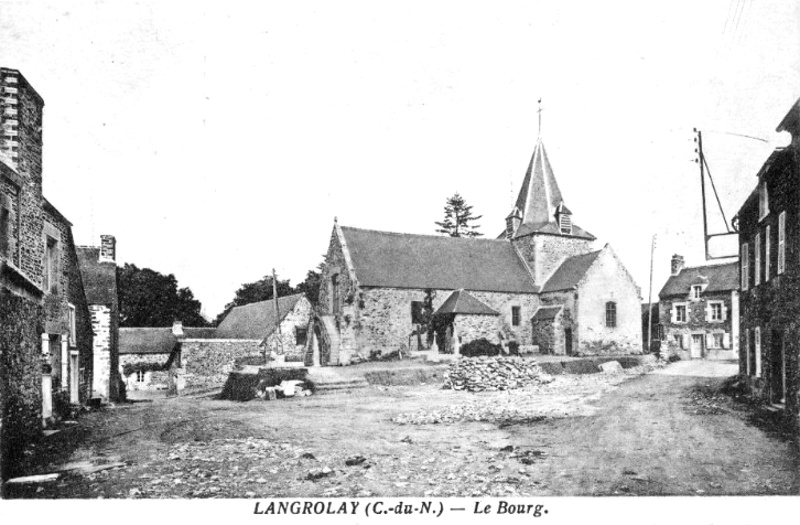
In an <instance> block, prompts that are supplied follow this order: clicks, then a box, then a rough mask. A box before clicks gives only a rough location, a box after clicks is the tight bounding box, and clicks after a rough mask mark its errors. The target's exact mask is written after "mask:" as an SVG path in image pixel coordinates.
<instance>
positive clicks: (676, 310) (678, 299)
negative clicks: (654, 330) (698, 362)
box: [658, 255, 739, 359]
mask: <svg viewBox="0 0 800 525" xmlns="http://www.w3.org/2000/svg"><path fill="white" fill-rule="evenodd" d="M658 297H659V323H660V326H661V330H660V333H661V355H662V356H663V357H665V358H666V357H669V356H671V355H676V356H679V357H680V358H682V359H701V358H702V359H738V358H739V263H738V261H734V262H729V263H726V264H715V265H712V264H709V265H704V266H694V267H684V259H683V257H682V256H680V255H673V256H672V263H671V274H670V276H669V278H668V279H667V282H666V283H664V287H663V288H662V289H661V291H660V292H659V294H658Z"/></svg>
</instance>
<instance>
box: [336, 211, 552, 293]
mask: <svg viewBox="0 0 800 525" xmlns="http://www.w3.org/2000/svg"><path fill="white" fill-rule="evenodd" d="M341 231H342V234H343V236H344V238H345V240H346V247H345V246H344V245H343V246H342V250H343V251H345V250H346V252H345V253H346V255H348V256H349V257H350V260H351V261H352V265H353V271H354V273H355V275H356V278H357V282H358V283H359V285H360V286H366V287H380V288H406V289H407V288H413V289H428V288H430V289H435V290H458V289H461V288H464V289H466V290H474V291H491V292H514V293H537V292H538V291H539V289H538V287H537V286H536V284H535V282H534V281H533V279H532V278H531V275H530V272H529V269H528V268H527V266H526V265H525V264H524V262H523V261H522V260H521V259H520V258H519V256H518V255H517V253H516V250H515V248H514V246H513V243H512V242H511V241H509V240H507V239H506V240H500V239H487V238H477V239H476V238H464V237H448V236H441V235H420V234H407V233H396V232H383V231H379V230H367V229H362V228H354V227H350V226H341Z"/></svg>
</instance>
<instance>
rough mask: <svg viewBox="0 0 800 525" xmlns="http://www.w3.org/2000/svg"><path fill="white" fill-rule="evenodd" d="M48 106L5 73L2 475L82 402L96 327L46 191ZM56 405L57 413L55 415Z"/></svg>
mask: <svg viewBox="0 0 800 525" xmlns="http://www.w3.org/2000/svg"><path fill="white" fill-rule="evenodd" d="M43 111H44V100H43V99H42V98H41V96H40V95H39V94H38V93H37V92H36V90H35V89H34V88H33V87H32V86H31V85H30V84H29V83H28V81H27V80H26V79H25V77H24V76H23V75H22V74H21V73H20V72H19V71H17V70H14V69H9V68H0V477H2V478H3V479H5V478H6V477H8V476H9V475H13V474H14V471H15V467H16V465H18V460H17V458H18V455H19V454H21V451H22V450H23V448H24V447H25V445H26V444H27V443H28V442H30V441H31V440H33V439H35V438H36V437H37V436H38V435H39V433H40V431H41V429H42V425H43V423H44V424H47V423H48V422H49V421H50V420H51V418H52V417H54V416H58V415H60V413H59V412H60V411H66V410H68V409H69V405H70V404H77V403H82V402H84V401H86V399H87V398H88V396H89V395H90V388H89V385H90V384H91V377H92V364H93V361H92V331H91V322H90V320H89V313H88V307H87V303H86V299H85V293H84V288H83V282H82V279H81V275H80V272H79V271H78V263H77V255H76V250H75V245H74V241H73V237H72V225H71V224H70V222H69V221H68V220H67V219H66V218H65V217H64V216H63V215H62V214H61V213H60V212H59V211H58V210H57V209H56V208H55V206H53V205H52V204H51V203H50V202H49V201H48V200H47V199H45V197H44V195H43V193H42V180H43V174H42V122H43V120H42V117H43ZM54 409H55V412H54Z"/></svg>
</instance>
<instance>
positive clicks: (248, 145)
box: [0, 0, 800, 317]
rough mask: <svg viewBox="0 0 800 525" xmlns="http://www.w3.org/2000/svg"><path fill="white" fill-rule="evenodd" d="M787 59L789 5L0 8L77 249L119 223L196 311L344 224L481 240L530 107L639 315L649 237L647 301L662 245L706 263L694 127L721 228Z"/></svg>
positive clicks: (512, 195)
mask: <svg viewBox="0 0 800 525" xmlns="http://www.w3.org/2000/svg"><path fill="white" fill-rule="evenodd" d="M379 4H380V5H379ZM798 51H800V4H798V3H797V2H786V1H783V0H768V1H760V2H755V1H753V0H718V1H704V2H693V1H688V2H682V1H673V2H615V1H613V0H609V1H606V2H565V1H552V2H549V1H540V2H492V3H491V5H490V4H489V3H483V4H479V3H476V2H467V3H465V2H411V1H404V2H394V3H391V4H387V3H383V2H381V3H377V2H348V1H340V2H270V1H267V2H242V1H237V0H228V1H225V2H221V1H205V2H203V1H195V2H191V3H190V2H174V1H114V2H103V1H74V0H59V1H54V2H41V1H36V0H33V1H30V0H27V1H13V0H0V65H2V66H4V67H11V68H15V69H19V70H20V71H21V72H22V74H23V75H24V76H25V77H26V78H27V80H28V81H29V82H30V83H31V84H32V85H33V86H34V88H35V89H36V90H37V91H38V92H39V94H40V95H41V96H42V97H43V98H44V100H45V104H46V105H45V118H44V140H45V144H44V192H45V195H46V196H47V198H48V199H49V200H50V201H51V202H52V203H53V204H54V205H55V206H56V207H58V208H59V210H60V211H61V212H62V213H64V214H65V215H66V216H67V217H68V218H69V219H70V220H71V221H72V223H73V225H74V226H73V233H74V236H75V240H76V243H78V244H98V243H99V236H100V235H101V234H113V235H114V236H116V238H117V250H118V252H117V260H118V262H119V263H120V264H122V263H125V262H129V263H133V264H136V265H137V266H140V267H149V268H153V269H154V270H157V271H160V272H162V273H172V274H174V275H175V276H176V277H177V278H178V281H179V284H180V285H181V286H188V287H190V288H191V289H192V291H193V292H194V294H195V296H196V297H197V298H198V299H199V300H201V301H202V302H203V305H204V311H205V313H206V314H207V315H208V316H210V317H214V316H216V314H217V313H219V312H220V311H221V310H222V308H223V306H224V305H225V304H226V303H227V302H229V301H230V300H231V299H232V298H233V296H234V293H235V291H236V289H237V288H238V287H239V286H240V285H241V284H243V283H246V282H252V281H255V280H257V279H260V278H261V277H263V276H265V275H267V274H270V273H271V271H272V268H275V269H276V271H277V273H278V275H279V278H282V279H283V278H289V279H291V282H292V283H293V284H297V283H299V282H300V281H302V280H303V279H304V277H305V275H306V272H307V271H308V270H311V269H314V268H316V266H317V265H318V264H319V263H320V262H321V261H322V258H323V254H324V253H325V252H326V250H327V246H328V242H329V239H330V235H331V230H332V227H333V221H334V217H338V221H339V223H340V224H343V225H348V226H354V227H361V228H370V229H377V230H387V231H397V232H407V233H421V234H434V233H435V231H434V230H435V225H434V222H435V221H437V220H441V219H442V216H443V207H444V204H445V201H446V199H447V198H448V197H449V196H451V195H452V194H453V193H455V192H459V193H460V194H461V195H462V196H463V197H464V198H465V199H466V200H467V202H468V203H469V204H471V205H472V206H473V209H474V212H475V213H476V214H479V215H482V219H481V220H480V221H479V222H480V225H481V231H482V232H483V233H484V234H485V235H487V236H491V237H495V236H497V235H498V234H499V233H500V232H501V231H502V230H503V228H504V219H505V217H506V216H507V215H508V213H509V212H510V211H511V208H512V207H513V203H514V201H515V199H516V193H517V192H518V191H519V187H520V185H521V183H522V179H523V176H524V174H525V170H526V169H527V165H528V162H529V161H530V156H531V154H532V152H533V148H534V145H535V144H536V141H537V136H538V133H539V132H538V117H539V113H538V109H539V104H538V100H539V99H542V102H541V107H542V112H541V117H542V129H541V137H542V140H543V141H544V143H545V146H546V149H547V152H548V155H549V157H550V162H551V164H552V167H553V171H554V173H555V176H556V179H557V181H558V183H559V186H560V188H561V191H562V194H563V196H564V201H565V204H566V205H567V206H568V207H569V209H570V210H571V211H572V212H573V214H574V215H573V219H574V222H575V223H577V224H578V225H580V226H581V227H583V228H584V229H586V230H588V231H589V232H591V233H592V234H594V235H595V236H596V237H597V238H598V241H597V247H598V248H600V247H602V246H603V245H604V244H606V243H609V244H611V246H612V248H613V249H614V251H615V252H616V253H617V255H618V256H619V257H620V258H621V259H622V261H623V262H624V264H625V265H626V266H627V268H628V269H629V271H630V272H631V274H632V275H633V277H634V279H635V280H636V281H637V283H638V284H639V286H640V287H641V289H642V296H643V299H644V300H647V297H648V291H649V270H650V246H651V239H652V236H653V235H654V234H656V235H657V243H656V249H655V256H654V286H653V288H654V292H653V296H654V297H655V296H656V295H657V293H658V290H659V289H660V288H661V286H662V285H663V284H664V282H665V280H666V279H667V277H668V275H669V264H670V258H671V256H672V254H674V253H678V254H681V255H684V256H685V257H686V260H687V264H688V265H699V264H703V263H704V262H705V258H704V251H703V231H702V213H701V200H700V176H699V169H698V165H697V164H696V163H695V162H693V159H694V157H695V153H694V148H695V144H694V142H693V138H694V135H693V132H692V129H693V128H695V127H696V128H698V129H700V130H702V131H703V146H704V151H705V154H706V157H707V159H708V163H709V167H710V168H711V173H712V175H713V177H714V182H715V183H716V186H717V189H718V190H719V194H720V199H721V201H722V203H723V209H724V210H725V213H726V216H727V218H728V220H730V218H731V217H732V216H733V215H734V214H735V213H736V211H737V210H738V208H739V206H740V205H741V204H742V203H743V202H744V199H745V198H746V197H747V195H748V194H749V193H750V192H751V191H752V189H753V188H754V186H755V181H756V179H755V177H756V173H757V171H758V169H759V168H760V166H761V165H762V163H763V162H764V160H766V158H767V156H768V155H769V152H770V151H771V150H772V149H774V148H775V147H780V146H784V145H786V144H787V143H788V139H787V137H785V136H782V135H784V134H778V133H776V132H775V127H776V126H777V125H778V123H779V122H780V120H781V119H782V118H783V116H784V115H785V114H786V113H787V112H788V110H789V108H790V107H791V105H792V104H793V103H794V102H795V100H797V98H798V97H800V61H798V58H797V57H798V56H800V54H799V53H798ZM740 135H748V136H750V137H756V138H757V139H761V140H756V139H753V138H746V137H742V136H740ZM709 203H712V201H711V200H709ZM709 221H710V228H711V229H712V231H724V228H725V226H724V223H723V221H722V219H721V216H720V214H719V213H717V214H712V215H710V217H709ZM716 249H717V250H718V253H722V251H724V250H723V249H722V248H720V247H716Z"/></svg>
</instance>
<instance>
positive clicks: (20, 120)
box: [0, 67, 44, 192]
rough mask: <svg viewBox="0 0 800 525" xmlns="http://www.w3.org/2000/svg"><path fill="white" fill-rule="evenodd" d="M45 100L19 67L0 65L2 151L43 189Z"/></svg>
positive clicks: (30, 180)
mask: <svg viewBox="0 0 800 525" xmlns="http://www.w3.org/2000/svg"><path fill="white" fill-rule="evenodd" d="M43 112H44V100H43V99H42V97H40V96H39V94H38V93H37V92H36V90H35V89H33V87H32V86H31V85H30V84H28V81H27V80H25V77H23V76H22V73H20V72H19V71H17V70H16V69H10V68H6V67H0V151H2V152H3V154H4V156H5V157H6V158H7V159H8V160H10V161H11V164H12V167H13V168H14V169H15V170H17V172H18V173H19V174H20V175H21V176H22V177H24V178H25V179H26V180H27V181H28V182H30V183H32V184H33V185H34V186H36V187H37V191H38V192H41V184H42V115H43Z"/></svg>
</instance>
